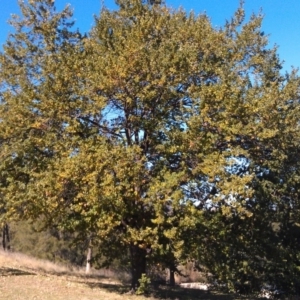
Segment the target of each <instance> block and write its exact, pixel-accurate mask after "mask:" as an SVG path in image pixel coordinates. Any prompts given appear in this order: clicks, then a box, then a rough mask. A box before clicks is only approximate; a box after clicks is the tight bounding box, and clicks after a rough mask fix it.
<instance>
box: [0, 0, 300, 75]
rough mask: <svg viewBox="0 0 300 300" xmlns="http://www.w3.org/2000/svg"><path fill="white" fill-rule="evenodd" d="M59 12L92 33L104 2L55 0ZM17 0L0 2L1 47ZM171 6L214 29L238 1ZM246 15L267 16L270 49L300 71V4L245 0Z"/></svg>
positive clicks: (171, 2)
mask: <svg viewBox="0 0 300 300" xmlns="http://www.w3.org/2000/svg"><path fill="white" fill-rule="evenodd" d="M55 2H56V6H57V8H58V9H62V8H63V7H64V6H65V5H66V4H67V3H69V4H70V5H71V6H72V7H73V9H74V17H75V19H76V24H75V26H76V28H77V27H78V28H79V29H80V31H81V32H86V31H89V29H90V28H91V26H92V25H93V22H94V21H93V20H94V19H93V15H95V14H96V15H97V14H98V13H99V11H100V5H101V0H85V1H83V0H56V1H55ZM17 3H18V1H17V0H0V45H2V44H3V43H4V42H5V40H6V37H7V35H8V33H9V31H10V30H11V29H10V26H9V25H8V24H7V20H8V19H9V18H10V15H11V14H12V13H17V14H18V13H19V9H18V4H17ZM104 3H105V5H106V6H107V7H108V8H111V9H113V8H116V6H115V4H114V0H104ZM166 4H167V5H168V6H172V7H174V8H177V7H179V6H182V7H184V8H185V10H186V11H188V12H189V11H190V10H194V11H195V12H196V13H201V12H202V13H203V12H206V13H207V15H208V16H209V17H210V18H211V21H212V24H213V25H214V26H222V25H223V24H224V22H225V20H226V19H229V18H230V17H231V16H232V15H233V13H234V11H235V10H236V8H237V7H238V6H239V0H209V1H207V0H206V1H204V0H166ZM244 7H245V9H246V14H247V16H248V17H249V16H250V15H251V13H252V12H254V13H258V12H260V9H262V11H263V14H264V15H265V18H264V22H263V31H264V32H265V33H266V34H269V35H270V45H274V44H277V45H278V46H279V50H278V52H279V55H280V58H281V60H284V61H285V63H284V69H286V70H290V67H291V66H292V65H293V66H295V67H300V17H299V16H300V1H299V0H246V1H245V5H244ZM0 49H1V48H0Z"/></svg>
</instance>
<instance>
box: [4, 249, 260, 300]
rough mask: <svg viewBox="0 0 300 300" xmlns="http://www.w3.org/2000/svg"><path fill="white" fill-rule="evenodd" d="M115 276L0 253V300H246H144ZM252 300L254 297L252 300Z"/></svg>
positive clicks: (161, 294) (190, 295) (175, 295)
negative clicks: (85, 271) (86, 273)
mask: <svg viewBox="0 0 300 300" xmlns="http://www.w3.org/2000/svg"><path fill="white" fill-rule="evenodd" d="M127 291H128V286H127V285H126V284H122V283H121V281H120V280H119V279H118V274H114V273H112V272H108V271H106V273H105V271H92V273H91V274H90V275H89V276H86V275H85V273H84V270H80V269H71V268H67V267H64V266H62V265H58V264H54V263H51V262H49V261H45V260H38V259H35V258H32V257H29V256H26V255H23V254H20V253H7V252H3V251H0V299H3V300H4V299H5V300H27V299H36V300H39V299H41V300H92V299H97V300H99V299H100V300H102V299H103V300H118V299H121V300H127V299H130V300H143V299H148V300H155V299H168V300H175V299H177V300H181V299H182V300H196V299H207V300H218V299H220V300H225V299H228V300H229V299H232V300H233V299H235V300H237V299H250V298H249V296H248V297H244V298H241V297H238V296H236V297H235V296H233V295H225V294H220V293H218V292H209V291H200V290H188V289H180V288H178V287H177V288H173V289H170V288H168V287H160V288H158V289H156V290H153V291H152V294H151V295H148V297H143V296H136V295H130V294H127V293H126V292H127ZM253 299H254V298H253Z"/></svg>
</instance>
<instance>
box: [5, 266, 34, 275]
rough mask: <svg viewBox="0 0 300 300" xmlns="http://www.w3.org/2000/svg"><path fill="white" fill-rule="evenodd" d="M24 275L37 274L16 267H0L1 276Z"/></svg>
mask: <svg viewBox="0 0 300 300" xmlns="http://www.w3.org/2000/svg"><path fill="white" fill-rule="evenodd" d="M22 275H36V274H35V273H33V272H28V271H24V270H20V269H14V268H4V267H1V268H0V276H22Z"/></svg>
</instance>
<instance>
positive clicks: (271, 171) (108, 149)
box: [0, 0, 300, 292]
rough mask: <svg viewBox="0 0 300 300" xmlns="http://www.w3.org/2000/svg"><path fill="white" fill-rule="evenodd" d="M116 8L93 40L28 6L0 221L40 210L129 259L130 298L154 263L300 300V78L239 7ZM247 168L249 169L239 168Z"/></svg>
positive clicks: (17, 51)
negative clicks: (192, 265)
mask: <svg viewBox="0 0 300 300" xmlns="http://www.w3.org/2000/svg"><path fill="white" fill-rule="evenodd" d="M150 2H151V1H150ZM117 3H118V5H119V10H117V11H109V10H108V9H106V8H104V9H103V10H102V11H101V13H100V15H99V16H98V17H97V18H96V20H95V26H94V27H93V28H92V30H91V32H90V35H89V36H88V37H82V36H81V35H80V33H78V32H72V31H71V25H72V22H70V17H71V12H70V10H69V9H68V8H66V9H65V10H64V11H62V12H56V11H55V9H54V5H53V1H50V0H39V1H33V2H29V3H28V2H21V3H20V5H21V9H22V14H23V18H18V17H15V18H14V19H13V20H12V25H14V26H15V29H16V32H15V33H14V34H12V35H11V36H10V37H9V39H8V41H7V43H6V44H5V45H4V52H3V53H1V55H0V97H1V98H0V99H1V105H0V114H1V122H0V140H1V147H0V156H1V158H2V160H1V162H0V174H1V178H0V184H1V186H0V188H1V204H0V205H1V210H2V211H3V212H4V215H3V219H10V218H11V219H13V218H16V219H22V218H23V219H30V218H31V219H38V218H40V217H41V216H43V220H45V225H46V226H54V225H55V226H58V228H59V229H63V230H66V231H69V232H71V233H76V234H77V235H78V236H79V237H80V238H81V239H82V240H87V239H91V240H92V241H93V245H94V247H96V248H97V249H99V255H102V256H103V257H105V259H106V260H107V263H110V262H111V261H113V260H114V259H115V258H117V257H119V258H121V257H123V256H124V253H126V255H127V254H128V253H130V261H131V268H132V273H133V276H132V278H133V279H132V287H133V288H135V287H136V286H137V283H138V279H139V278H140V277H141V276H142V274H143V273H145V269H146V261H147V260H148V261H149V262H153V263H158V262H159V263H161V264H162V265H164V266H166V267H172V268H175V267H176V265H178V263H179V262H180V261H184V260H187V259H193V260H197V261H198V263H199V266H201V267H202V268H204V269H205V270H208V271H210V272H212V273H213V275H214V276H215V277H216V278H217V279H218V280H220V281H222V282H226V283H228V285H229V286H234V285H235V283H236V282H237V281H239V282H240V284H241V285H243V284H246V283H247V282H251V288H253V289H258V288H259V285H260V284H261V283H265V282H266V283H271V284H276V285H277V286H281V285H282V287H283V288H284V289H286V290H289V291H291V292H297V291H298V290H297V289H298V288H297V286H300V285H299V284H298V283H299V278H300V273H299V265H300V262H299V251H298V249H299V243H300V240H299V230H298V219H299V204H300V203H299V195H298V190H299V178H300V177H299V175H300V174H299V171H300V168H299V160H298V153H299V145H300V143H299V142H300V139H299V138H300V136H299V132H300V131H299V119H300V118H299V117H300V109H299V108H300V106H299V85H300V80H299V77H298V75H297V72H296V70H292V71H291V72H290V73H287V74H285V75H283V74H282V73H281V72H280V69H281V64H280V60H279V58H278V56H277V53H276V48H270V47H269V46H268V40H267V37H266V36H264V35H263V33H262V32H261V22H262V17H261V16H254V15H253V16H251V18H250V20H249V21H248V22H245V21H244V19H245V14H244V10H243V8H242V7H240V8H239V9H238V10H237V12H236V14H235V15H234V17H233V18H232V20H230V21H228V22H227V23H226V24H225V25H224V27H223V28H219V29H218V28H215V27H213V26H212V25H211V23H210V21H209V18H208V17H207V16H206V15H199V16H196V15H195V14H193V13H190V14H187V13H186V12H185V11H183V10H172V9H170V8H168V7H166V6H165V5H149V4H154V3H145V2H144V1H139V0H124V1H123V0H122V1H121V0H120V1H117ZM236 158H243V159H247V161H248V162H249V166H248V167H247V170H245V171H244V172H233V171H230V170H232V168H233V167H234V165H235V159H236ZM275 225H277V227H276V228H277V229H276V230H275V229H274V228H275V227H274V226H275ZM126 255H125V256H126Z"/></svg>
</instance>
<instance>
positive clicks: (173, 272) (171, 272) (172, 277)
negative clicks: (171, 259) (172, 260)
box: [170, 266, 175, 286]
mask: <svg viewBox="0 0 300 300" xmlns="http://www.w3.org/2000/svg"><path fill="white" fill-rule="evenodd" d="M170 286H175V269H174V268H173V266H171V267H170Z"/></svg>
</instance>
